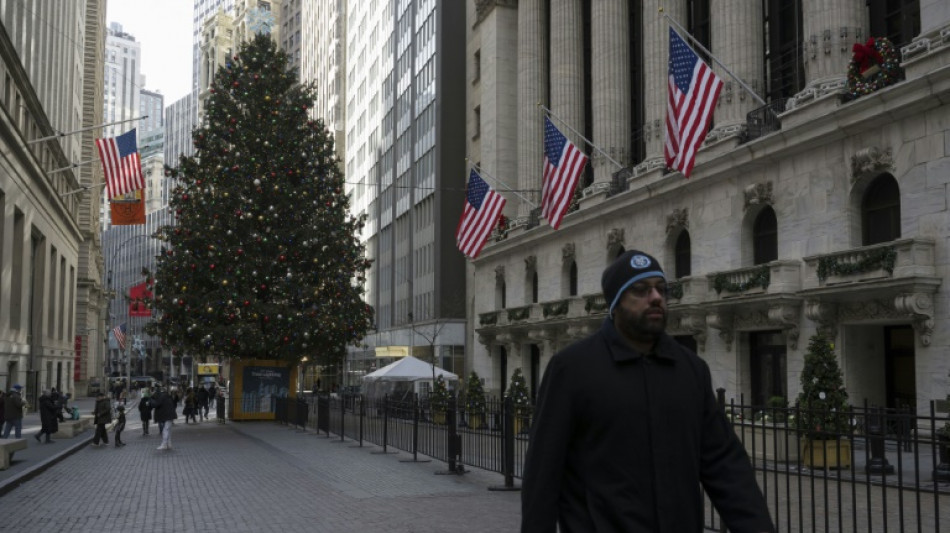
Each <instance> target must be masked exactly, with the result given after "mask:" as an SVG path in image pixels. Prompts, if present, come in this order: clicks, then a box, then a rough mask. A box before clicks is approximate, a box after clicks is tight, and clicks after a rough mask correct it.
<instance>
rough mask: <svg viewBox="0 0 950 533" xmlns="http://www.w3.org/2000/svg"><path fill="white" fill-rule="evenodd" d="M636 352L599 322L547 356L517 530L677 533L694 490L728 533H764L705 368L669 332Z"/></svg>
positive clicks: (697, 517)
mask: <svg viewBox="0 0 950 533" xmlns="http://www.w3.org/2000/svg"><path fill="white" fill-rule="evenodd" d="M654 352H655V353H653V354H650V355H644V354H640V353H637V352H635V351H634V350H633V349H631V348H630V347H629V345H628V344H627V343H626V342H624V340H623V339H622V337H621V336H620V334H619V333H618V332H617V330H616V329H615V328H614V325H613V322H612V321H611V320H610V319H607V320H605V321H604V324H603V327H602V328H601V329H600V331H599V332H597V333H595V334H594V335H591V336H590V337H588V338H586V339H584V340H582V341H580V342H578V343H575V344H573V345H571V346H569V347H568V348H567V349H565V350H564V351H562V352H560V353H558V354H556V355H555V356H554V357H553V358H552V359H551V362H550V363H549V364H548V366H547V368H546V370H545V372H544V378H543V380H542V382H541V387H540V390H539V394H538V405H537V413H536V416H535V420H534V422H533V426H532V428H531V440H530V445H529V447H528V455H527V460H526V463H525V468H524V479H523V486H522V532H550V533H554V531H555V524H556V523H560V528H561V529H560V531H561V533H580V532H584V533H589V532H624V533H627V532H640V531H644V532H651V533H684V532H686V533H688V532H700V531H702V529H703V497H702V494H701V491H700V485H702V487H703V488H705V490H706V492H707V494H708V495H709V497H710V498H711V499H712V501H713V503H714V504H715V505H716V508H717V509H718V510H719V513H720V514H721V516H722V518H723V521H724V523H725V524H726V525H727V526H728V527H729V530H730V531H732V532H733V533H747V532H771V531H773V529H774V528H773V526H772V522H771V519H770V518H769V512H768V507H767V505H766V502H765V499H764V498H763V496H762V493H761V491H760V490H759V488H758V486H757V485H756V481H755V477H754V472H753V470H752V465H751V463H750V462H749V458H748V455H747V454H746V452H745V450H744V448H743V447H742V444H741V443H740V442H739V439H738V438H737V437H736V435H735V433H734V432H733V430H732V428H731V427H730V426H729V423H728V422H727V420H726V418H725V417H724V416H723V414H722V411H721V410H720V408H719V405H718V403H717V402H716V398H715V396H714V394H713V390H712V383H711V379H710V373H709V367H708V366H707V365H706V363H705V361H703V360H702V359H700V358H699V357H698V356H697V355H696V354H694V353H693V352H691V351H690V350H688V349H686V348H684V347H683V346H681V345H680V344H679V343H677V342H676V341H675V340H673V339H672V338H671V337H669V336H668V335H665V334H663V335H661V337H660V338H659V340H658V341H657V346H656V348H655V350H654Z"/></svg>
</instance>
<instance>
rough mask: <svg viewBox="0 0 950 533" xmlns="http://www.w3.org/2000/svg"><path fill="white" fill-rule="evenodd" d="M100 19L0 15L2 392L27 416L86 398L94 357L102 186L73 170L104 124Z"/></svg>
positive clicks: (92, 8)
mask: <svg viewBox="0 0 950 533" xmlns="http://www.w3.org/2000/svg"><path fill="white" fill-rule="evenodd" d="M44 5H45V4H44ZM103 11H104V9H103V5H102V2H99V1H95V0H87V1H77V2H68V3H65V4H63V5H62V6H61V7H58V8H57V9H55V10H54V9H46V8H44V7H43V5H40V4H34V3H28V2H2V3H0V24H2V26H3V31H2V32H0V50H2V53H0V56H2V57H3V59H2V62H0V131H2V132H3V135H2V136H0V138H2V139H3V140H2V141H0V152H2V153H3V154H4V157H3V164H2V167H3V170H2V171H0V272H3V276H2V277H0V309H3V312H2V313H0V387H2V388H3V389H4V390H9V388H10V387H11V386H12V385H13V384H14V383H17V382H18V383H21V384H23V385H24V386H25V387H26V398H27V400H28V401H29V403H30V404H32V405H34V406H35V405H38V403H37V398H38V396H39V391H40V390H41V389H48V388H50V387H57V388H58V389H60V390H63V391H66V392H71V393H73V394H75V393H77V392H83V393H84V392H85V391H84V390H77V389H76V388H75V387H76V386H77V385H84V384H85V383H86V381H87V380H88V379H89V378H90V377H94V376H95V375H96V363H95V358H96V355H97V353H98V352H97V346H102V343H101V340H100V339H101V338H102V337H101V335H102V329H101V326H100V317H99V312H100V311H99V309H100V296H101V294H102V292H101V287H100V286H99V284H98V282H97V278H98V268H99V263H98V260H97V257H98V249H97V247H98V241H97V240H96V239H95V235H96V232H97V230H98V228H97V227H96V222H97V220H96V217H95V215H94V211H93V210H94V209H97V208H98V206H97V202H96V200H97V198H98V187H97V185H98V184H99V183H101V175H100V174H98V173H97V172H96V170H95V169H94V168H93V167H92V166H90V165H84V164H81V163H82V162H83V161H87V160H90V159H94V158H95V155H94V154H95V152H94V147H93V142H92V140H93V137H94V133H93V130H92V128H90V127H91V126H94V125H96V124H100V123H101V120H102V112H101V111H102V110H101V105H102V103H101V102H102V78H101V69H102V66H103V56H102V49H103V43H104V34H105V28H104V20H103V16H104V13H103ZM83 128H90V129H89V130H87V131H86V132H79V131H78V130H80V129H83ZM77 132H78V133H77ZM64 134H65V135H64ZM44 138H45V139H46V140H40V139H44ZM83 187H88V189H84V188H83Z"/></svg>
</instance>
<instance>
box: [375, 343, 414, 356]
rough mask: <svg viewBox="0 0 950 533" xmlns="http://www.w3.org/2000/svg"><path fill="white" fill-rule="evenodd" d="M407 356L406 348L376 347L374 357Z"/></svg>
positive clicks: (407, 349)
mask: <svg viewBox="0 0 950 533" xmlns="http://www.w3.org/2000/svg"><path fill="white" fill-rule="evenodd" d="M407 355H409V347H408V346H377V347H376V357H405V356H407Z"/></svg>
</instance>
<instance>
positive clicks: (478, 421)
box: [468, 413, 485, 429]
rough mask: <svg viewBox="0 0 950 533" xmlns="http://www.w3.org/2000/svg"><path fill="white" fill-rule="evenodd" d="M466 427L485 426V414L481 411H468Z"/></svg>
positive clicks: (476, 427) (479, 427) (477, 427)
mask: <svg viewBox="0 0 950 533" xmlns="http://www.w3.org/2000/svg"><path fill="white" fill-rule="evenodd" d="M468 427H469V428H471V429H481V428H483V427H485V415H484V414H483V413H470V414H469V415H468Z"/></svg>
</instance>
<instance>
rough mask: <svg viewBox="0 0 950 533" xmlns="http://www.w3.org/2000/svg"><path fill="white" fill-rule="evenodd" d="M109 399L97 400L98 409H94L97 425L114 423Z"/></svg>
mask: <svg viewBox="0 0 950 533" xmlns="http://www.w3.org/2000/svg"><path fill="white" fill-rule="evenodd" d="M110 402H111V400H109V398H99V399H97V400H96V407H95V408H94V409H95V411H94V414H95V417H94V420H93V422H94V423H95V424H108V423H109V422H112V404H111V403H110Z"/></svg>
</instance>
